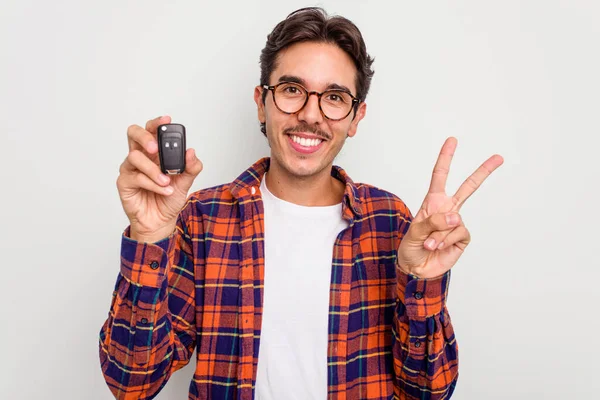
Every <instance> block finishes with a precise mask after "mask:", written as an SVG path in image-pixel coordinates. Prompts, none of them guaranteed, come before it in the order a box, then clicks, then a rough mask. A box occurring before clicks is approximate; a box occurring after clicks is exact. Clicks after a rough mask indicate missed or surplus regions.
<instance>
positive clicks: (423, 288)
mask: <svg viewBox="0 0 600 400" xmlns="http://www.w3.org/2000/svg"><path fill="white" fill-rule="evenodd" d="M396 275H397V278H398V299H399V300H400V301H401V302H402V303H403V304H404V306H405V307H406V314H407V315H408V316H409V317H410V318H426V317H430V316H433V315H437V314H439V313H441V312H442V310H443V309H444V308H445V307H446V297H447V296H448V286H449V284H450V270H448V272H446V273H445V274H444V275H442V276H439V277H437V278H430V279H419V278H417V277H416V276H415V275H411V274H406V273H405V272H403V271H401V270H400V269H399V268H396Z"/></svg>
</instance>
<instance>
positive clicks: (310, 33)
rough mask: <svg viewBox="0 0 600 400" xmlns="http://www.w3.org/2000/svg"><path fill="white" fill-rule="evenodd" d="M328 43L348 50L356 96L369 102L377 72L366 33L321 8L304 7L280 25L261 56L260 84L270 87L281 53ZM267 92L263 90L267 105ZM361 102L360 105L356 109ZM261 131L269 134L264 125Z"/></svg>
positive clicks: (269, 38)
mask: <svg viewBox="0 0 600 400" xmlns="http://www.w3.org/2000/svg"><path fill="white" fill-rule="evenodd" d="M308 41H312V42H326V43H332V44H335V45H337V46H338V47H339V48H340V49H342V50H344V51H345V52H346V53H347V54H348V55H349V56H350V58H351V59H352V60H353V61H354V64H355V65H356V70H357V73H356V82H355V83H356V97H357V98H358V99H359V100H360V101H365V99H366V97H367V93H368V92H369V87H370V86H371V78H372V77H373V74H374V71H373V70H372V69H371V64H373V58H371V56H369V55H368V54H367V48H366V46H365V42H364V40H363V37H362V34H361V33H360V31H359V30H358V28H357V27H356V25H354V23H353V22H352V21H350V20H348V19H346V18H344V17H341V16H332V17H330V16H328V15H327V12H326V11H325V10H324V9H322V8H320V7H308V8H301V9H299V10H296V11H294V12H292V13H291V14H290V15H288V16H287V18H286V19H284V20H283V21H281V22H280V23H278V24H277V26H276V27H275V28H274V29H273V31H272V32H271V33H270V34H269V35H268V36H267V43H266V45H265V47H264V49H262V51H261V53H260V84H261V86H262V85H268V84H269V79H270V78H271V73H272V72H273V70H274V69H275V68H276V66H277V55H278V54H279V52H280V51H281V50H283V49H285V48H287V47H289V46H291V45H292V44H294V43H299V42H308ZM266 95H267V91H266V90H265V91H263V96H262V101H263V103H264V102H265V98H266ZM359 104H360V103H356V106H355V109H354V112H355V113H356V107H358V105H359ZM260 125H261V126H260V130H261V132H262V133H263V134H265V136H266V134H267V131H266V127H265V124H264V123H261V124H260Z"/></svg>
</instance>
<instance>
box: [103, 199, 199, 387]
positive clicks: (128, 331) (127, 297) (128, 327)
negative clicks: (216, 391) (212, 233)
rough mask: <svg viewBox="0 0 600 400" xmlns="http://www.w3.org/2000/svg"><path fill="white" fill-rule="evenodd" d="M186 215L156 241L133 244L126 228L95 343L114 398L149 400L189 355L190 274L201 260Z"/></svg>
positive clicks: (192, 313) (193, 316)
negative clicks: (118, 267)
mask: <svg viewBox="0 0 600 400" xmlns="http://www.w3.org/2000/svg"><path fill="white" fill-rule="evenodd" d="M188 206H189V202H188ZM184 211H185V210H184ZM184 211H182V213H181V214H180V216H179V218H178V223H177V227H176V229H175V232H174V233H172V234H171V235H170V236H169V237H168V238H166V239H164V240H161V241H159V242H156V243H140V242H137V241H135V240H132V239H131V238H130V237H129V229H130V228H127V229H126V230H125V232H124V233H123V236H122V242H121V270H120V273H119V275H118V277H117V282H116V285H115V291H114V292H113V297H112V302H111V307H110V312H109V314H108V318H107V320H106V321H105V323H104V325H103V326H102V328H101V330H100V345H99V351H100V363H101V367H102V372H103V374H104V378H105V380H106V383H107V385H108V387H109V388H110V390H111V391H112V393H113V395H114V396H115V398H118V399H149V398H153V397H154V396H155V395H156V394H157V393H158V392H159V391H160V390H161V389H162V387H163V386H164V385H165V384H166V383H167V381H168V379H169V378H170V376H171V374H172V373H173V372H175V371H176V370H178V369H180V368H182V367H183V366H185V365H186V364H187V363H188V362H189V360H190V357H191V355H192V354H193V351H194V347H195V343H196V329H195V326H196V324H195V321H196V308H195V307H196V301H195V295H194V293H195V279H194V276H195V268H199V267H201V265H202V263H203V261H204V259H203V257H198V256H197V255H196V257H195V254H194V252H193V246H192V241H191V236H190V230H191V229H190V227H188V226H187V225H186V223H185V212H184ZM200 226H201V223H197V226H194V227H193V229H198V227H200Z"/></svg>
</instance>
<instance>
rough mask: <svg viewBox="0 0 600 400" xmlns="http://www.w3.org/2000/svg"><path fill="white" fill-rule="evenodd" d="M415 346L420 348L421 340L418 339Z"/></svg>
mask: <svg viewBox="0 0 600 400" xmlns="http://www.w3.org/2000/svg"><path fill="white" fill-rule="evenodd" d="M415 347H417V348H418V347H421V342H420V341H418V340H417V341H416V342H415Z"/></svg>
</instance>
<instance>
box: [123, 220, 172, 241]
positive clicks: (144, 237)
mask: <svg viewBox="0 0 600 400" xmlns="http://www.w3.org/2000/svg"><path fill="white" fill-rule="evenodd" d="M174 231H175V224H173V225H169V226H167V227H165V228H163V229H161V230H159V231H156V232H152V233H146V234H144V233H138V232H137V231H136V230H135V228H134V227H131V229H130V230H129V238H130V239H131V240H135V241H136V242H139V243H156V242H160V241H161V240H164V239H167V238H168V237H169V236H171V235H172V234H173V232H174Z"/></svg>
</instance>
